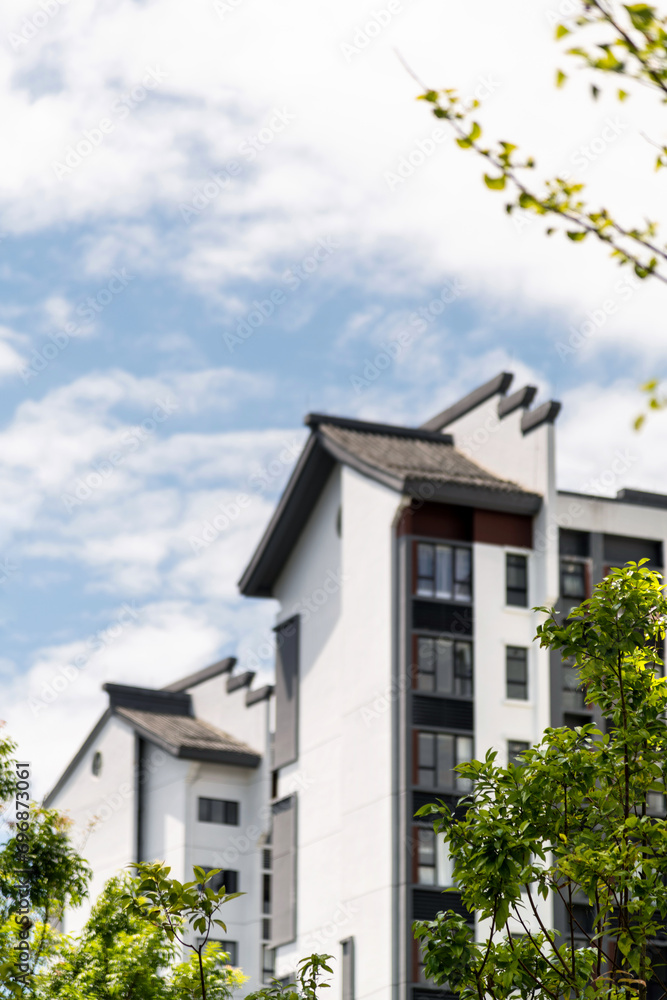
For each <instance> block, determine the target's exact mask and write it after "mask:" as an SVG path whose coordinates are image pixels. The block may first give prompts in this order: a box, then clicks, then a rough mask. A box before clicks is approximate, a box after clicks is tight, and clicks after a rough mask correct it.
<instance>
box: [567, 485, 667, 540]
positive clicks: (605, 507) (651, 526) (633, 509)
mask: <svg viewBox="0 0 667 1000" xmlns="http://www.w3.org/2000/svg"><path fill="white" fill-rule="evenodd" d="M557 511H558V523H559V524H560V525H561V527H564V528H572V529H573V530H575V531H601V532H603V533H605V534H609V535H627V536H628V537H630V538H632V537H635V538H651V539H653V540H655V541H662V543H663V546H665V544H667V510H661V509H660V508H658V507H644V506H643V505H640V504H629V503H620V502H619V501H616V500H606V499H596V498H595V497H590V498H589V497H584V496H581V495H573V494H568V493H559V494H558V498H557ZM666 551H667V550H666Z"/></svg>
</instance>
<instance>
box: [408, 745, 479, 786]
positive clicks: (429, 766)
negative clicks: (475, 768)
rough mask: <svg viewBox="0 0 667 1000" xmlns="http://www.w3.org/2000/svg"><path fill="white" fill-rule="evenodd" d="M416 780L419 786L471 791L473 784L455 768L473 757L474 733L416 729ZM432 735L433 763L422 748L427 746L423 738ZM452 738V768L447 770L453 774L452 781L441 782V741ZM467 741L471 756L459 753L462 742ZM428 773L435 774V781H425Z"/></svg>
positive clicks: (431, 755)
mask: <svg viewBox="0 0 667 1000" xmlns="http://www.w3.org/2000/svg"><path fill="white" fill-rule="evenodd" d="M414 733H415V782H416V784H417V786H418V787H419V788H429V789H453V790H454V791H456V792H459V793H461V794H464V795H465V794H467V793H468V792H470V791H471V785H470V781H469V779H468V778H463V777H461V775H460V774H457V773H456V771H455V770H454V768H455V767H457V766H458V765H459V764H463V763H465V762H467V761H468V760H472V759H473V755H474V752H475V745H474V740H473V737H472V734H470V735H463V734H462V733H448V732H442V731H434V730H430V729H415V730H414ZM422 737H426V738H427V739H428V738H429V737H430V738H431V739H432V753H431V754H430V757H431V758H432V763H430V762H426V757H425V755H423V753H422V750H423V749H424V748H425V747H426V746H427V740H426V739H422ZM445 739H447V740H452V741H453V742H452V744H451V747H452V750H453V752H452V753H451V760H452V761H453V763H452V766H451V768H446V769H445V770H446V771H447V772H448V774H449V775H451V777H452V780H451V782H447V781H445V782H440V781H439V778H440V777H441V776H442V775H441V772H440V766H439V759H438V758H439V753H440V747H439V741H440V740H445ZM464 740H465V741H466V742H468V743H469V745H470V756H469V757H466V756H464V755H462V754H461V753H459V747H460V744H461V743H462V742H463V741H464ZM427 774H432V775H433V781H432V782H428V781H424V780H423V778H424V777H425V776H426V775H427Z"/></svg>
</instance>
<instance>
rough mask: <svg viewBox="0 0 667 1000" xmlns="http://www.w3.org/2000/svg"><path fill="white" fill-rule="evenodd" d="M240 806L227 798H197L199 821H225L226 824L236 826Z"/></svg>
mask: <svg viewBox="0 0 667 1000" xmlns="http://www.w3.org/2000/svg"><path fill="white" fill-rule="evenodd" d="M240 811H241V806H240V803H238V802H230V801H228V800H227V799H201V798H200V799H199V814H198V816H199V822H200V823H225V824H226V825H227V826H238V825H239V821H240V815H239V814H240Z"/></svg>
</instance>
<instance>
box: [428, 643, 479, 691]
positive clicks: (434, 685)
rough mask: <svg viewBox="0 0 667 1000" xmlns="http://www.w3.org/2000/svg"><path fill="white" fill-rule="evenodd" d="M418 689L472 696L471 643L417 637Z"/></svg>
mask: <svg viewBox="0 0 667 1000" xmlns="http://www.w3.org/2000/svg"><path fill="white" fill-rule="evenodd" d="M417 690H418V691H431V692H433V693H434V694H458V695H463V696H465V697H471V696H472V645H471V643H469V642H458V641H456V642H455V641H454V640H452V639H429V638H426V637H423V636H420V637H419V639H418V640H417Z"/></svg>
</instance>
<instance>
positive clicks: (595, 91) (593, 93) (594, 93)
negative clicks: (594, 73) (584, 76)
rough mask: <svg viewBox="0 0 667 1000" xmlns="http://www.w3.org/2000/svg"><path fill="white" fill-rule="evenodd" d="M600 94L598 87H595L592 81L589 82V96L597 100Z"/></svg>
mask: <svg viewBox="0 0 667 1000" xmlns="http://www.w3.org/2000/svg"><path fill="white" fill-rule="evenodd" d="M599 96H600V88H599V87H596V86H595V84H594V83H592V84H591V97H592V98H593V100H594V101H597V99H598V97H599Z"/></svg>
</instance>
